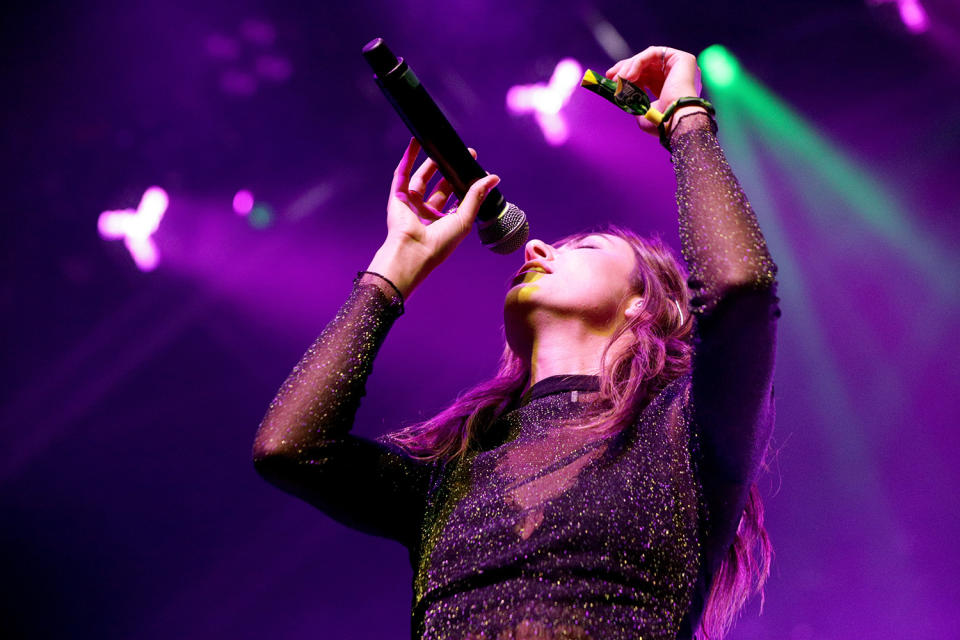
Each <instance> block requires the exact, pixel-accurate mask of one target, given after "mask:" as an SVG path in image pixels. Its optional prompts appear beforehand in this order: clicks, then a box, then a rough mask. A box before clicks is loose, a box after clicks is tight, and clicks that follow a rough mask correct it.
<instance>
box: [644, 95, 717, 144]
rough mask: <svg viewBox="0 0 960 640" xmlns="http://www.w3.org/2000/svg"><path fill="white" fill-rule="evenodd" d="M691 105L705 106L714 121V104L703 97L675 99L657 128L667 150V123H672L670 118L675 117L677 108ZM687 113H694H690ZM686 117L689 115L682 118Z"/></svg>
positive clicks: (668, 138) (715, 111) (668, 137)
mask: <svg viewBox="0 0 960 640" xmlns="http://www.w3.org/2000/svg"><path fill="white" fill-rule="evenodd" d="M689 106H697V107H703V108H704V109H706V110H707V115H708V116H709V117H710V121H711V122H713V116H714V115H715V114H716V113H717V110H716V109H714V108H713V105H712V104H711V103H710V102H708V101H707V100H704V99H703V98H695V97H688V98H678V99H676V100H674V101H673V102H672V103H671V104H670V106H669V107H667V108H666V110H665V111H664V112H663V118H662V119H661V120H660V122H658V123H657V129H658V130H659V131H660V144H662V145H663V146H664V148H665V149H666V150H667V151H670V136H669V134H668V133H667V124H669V123H670V119H671V118H673V114H674V113H676V112H677V109H679V108H680V107H689ZM687 115H693V114H692V113H688V114H687ZM685 117H687V116H683V117H682V118H680V119H681V120H683V118H685ZM713 126H714V127H715V126H716V124H715V123H714V124H713Z"/></svg>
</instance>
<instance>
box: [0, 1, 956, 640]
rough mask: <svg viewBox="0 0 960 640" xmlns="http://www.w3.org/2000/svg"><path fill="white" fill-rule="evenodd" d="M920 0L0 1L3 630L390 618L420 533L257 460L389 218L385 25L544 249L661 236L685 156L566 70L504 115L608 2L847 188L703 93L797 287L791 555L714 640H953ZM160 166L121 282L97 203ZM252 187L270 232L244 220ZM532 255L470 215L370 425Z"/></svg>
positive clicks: (946, 429) (596, 49)
mask: <svg viewBox="0 0 960 640" xmlns="http://www.w3.org/2000/svg"><path fill="white" fill-rule="evenodd" d="M923 6H924V7H926V10H927V12H928V14H929V16H930V28H929V29H928V30H927V31H926V32H924V33H920V34H912V33H910V32H909V31H908V30H907V29H906V28H905V27H904V25H903V24H902V23H901V21H900V19H899V17H898V13H897V10H896V7H895V5H893V4H889V3H888V4H881V5H871V4H866V3H864V2H863V1H857V0H840V1H837V0H831V1H829V2H828V1H825V0H819V1H812V2H811V1H805V2H776V3H769V2H766V3H761V2H729V3H723V2H720V3H709V4H708V3H701V2H689V1H679V2H673V3H669V4H663V3H614V2H592V3H590V2H578V1H571V0H557V1H553V2H527V3H510V2H501V1H494V2H486V3H483V2H463V1H452V2H451V1H449V0H448V1H445V2H437V1H428V2H416V3H413V2H395V3H390V4H387V3H381V2H372V1H370V0H354V1H353V2H349V3H336V4H333V5H323V4H320V3H312V2H311V3H308V2H288V1H284V2H271V3H265V2H264V3H259V2H230V3H226V2H164V3H161V2H143V3H119V2H98V1H91V2H86V3H71V4H67V3H56V4H54V3H50V4H31V5H29V7H27V6H20V7H17V8H13V9H9V8H8V10H7V14H6V15H5V16H4V18H3V21H2V27H0V29H2V33H0V35H2V40H0V42H2V45H0V46H2V47H3V62H2V69H3V71H2V85H0V86H2V87H3V93H4V95H3V100H2V101H0V102H2V106H0V109H2V113H3V125H4V126H3V127H2V132H0V135H2V140H3V147H2V148H3V154H2V155H3V157H2V163H3V166H2V170H3V176H4V185H3V197H2V198H0V202H2V203H3V206H4V208H3V216H2V220H3V225H4V233H3V237H4V240H5V242H4V250H3V252H2V256H3V257H2V260H3V262H2V268H3V274H4V277H3V279H2V288H0V301H2V304H3V311H4V313H3V322H4V331H3V337H4V343H3V345H2V347H3V356H4V367H3V374H4V378H5V380H4V384H3V385H2V386H0V420H2V422H0V549H2V550H3V552H2V553H3V555H2V557H0V566H2V567H3V571H2V576H3V578H2V581H0V584H2V587H0V589H2V591H0V603H2V604H0V631H3V632H5V636H6V637H30V638H34V637H91V638H113V637H117V638H121V637H122V638H130V637H136V638H170V637H181V638H192V637H205V638H221V637H222V638H227V637H229V638H257V637H275V638H305V637H321V638H324V637H350V638H385V637H405V636H406V634H407V633H408V616H409V604H410V598H411V588H410V579H411V572H410V568H409V565H408V562H407V556H406V552H405V550H404V549H403V548H402V547H401V546H399V545H397V544H396V543H394V542H390V541H387V540H382V539H378V538H373V537H370V536H366V535H364V534H360V533H357V532H354V531H351V530H349V529H346V528H344V527H343V526H341V525H339V524H337V523H335V522H333V521H331V520H329V519H327V518H326V517H325V516H324V515H323V514H322V513H320V512H318V511H315V510H313V509H312V508H311V507H309V506H307V505H305V504H301V503H299V502H297V501H295V500H294V499H293V498H290V497H288V496H286V495H285V494H282V493H280V492H278V491H277V490H276V489H274V488H272V487H271V486H269V485H267V484H266V483H265V482H263V481H262V480H261V479H260V478H259V477H258V476H257V475H256V474H255V472H254V470H253V467H252V464H251V461H250V447H251V444H252V440H253V434H254V432H255V430H256V427H257V424H258V423H259V421H260V419H261V418H262V416H263V413H264V412H265V410H266V407H267V404H268V403H269V401H270V399H271V398H272V397H273V395H274V393H275V392H276V390H277V388H278V387H279V385H280V383H281V382H282V381H283V379H284V377H285V376H286V374H287V373H288V372H289V370H290V369H291V367H292V366H293V365H294V364H295V363H296V361H297V360H298V358H299V357H300V355H301V354H302V352H303V351H304V350H305V349H306V347H307V346H308V345H309V344H310V342H311V341H312V340H313V338H314V337H315V336H316V335H317V334H318V333H319V332H320V330H321V329H322V328H323V326H324V324H325V323H326V322H327V321H328V320H329V319H330V318H331V317H332V315H333V314H334V312H335V311H336V309H337V307H338V306H339V305H340V304H341V303H342V301H343V300H344V299H345V297H346V295H347V292H348V291H349V289H350V282H351V279H352V277H353V276H354V274H355V272H356V271H357V270H359V269H363V268H365V267H366V266H367V264H368V263H369V260H370V258H371V257H372V256H373V253H374V251H375V250H376V248H377V247H378V246H379V243H380V242H381V241H382V240H383V237H384V235H385V232H386V226H385V211H384V207H385V203H386V198H387V189H388V186H389V182H390V175H391V172H392V170H393V168H394V166H395V165H396V163H397V161H398V159H399V157H400V154H401V152H402V150H403V148H404V147H405V145H406V142H407V140H408V138H409V136H408V134H407V132H406V130H405V128H404V127H403V125H402V123H401V122H400V120H399V118H397V117H396V115H395V114H394V113H393V112H392V111H391V109H390V107H389V105H388V104H387V102H386V100H384V98H383V96H382V95H381V94H380V93H379V90H378V89H377V87H376V85H375V84H374V82H373V80H372V77H371V74H370V72H369V68H368V67H366V64H365V63H364V61H363V59H362V58H361V56H360V49H361V47H362V46H363V45H364V44H365V43H366V42H367V41H369V40H370V39H371V38H373V37H376V36H382V37H384V38H385V39H386V40H387V42H388V43H389V44H390V45H391V47H392V48H393V49H394V50H395V51H396V52H397V53H399V54H400V55H402V56H404V57H406V58H407V59H408V61H409V62H410V63H411V65H412V66H413V68H414V69H415V70H416V72H417V75H418V76H419V77H420V79H421V80H422V81H423V82H424V84H425V86H426V87H427V88H428V90H429V91H430V92H431V94H432V95H433V96H434V97H435V98H436V100H437V102H438V103H439V104H440V105H441V107H442V108H443V109H444V110H445V112H446V113H447V114H448V116H449V118H450V120H451V121H452V123H453V124H454V126H455V127H456V128H457V130H458V131H459V133H460V135H461V136H462V137H463V139H464V140H465V141H466V142H467V143H468V144H470V145H471V146H475V147H477V148H478V149H479V153H480V158H479V159H480V162H481V163H482V164H483V166H484V167H485V168H487V169H488V170H489V171H491V172H496V173H498V174H499V175H500V176H501V178H502V183H501V185H500V187H501V190H502V191H503V192H504V194H505V195H506V196H507V197H508V198H509V199H510V200H512V201H514V202H517V203H518V204H520V206H521V207H523V208H524V209H525V210H526V211H527V213H528V215H529V217H530V223H531V227H532V235H533V236H534V237H539V238H542V239H544V240H547V241H551V240H553V239H555V238H557V237H559V236H560V235H562V234H565V233H568V232H571V231H575V230H579V229H581V228H584V227H587V226H590V225H592V224H595V223H599V222H605V221H612V222H617V223H620V224H624V225H627V226H631V227H633V228H636V229H637V230H639V231H641V232H651V233H652V232H658V233H660V234H662V235H663V237H664V238H665V239H666V240H668V241H669V242H670V243H671V244H673V245H674V246H678V244H679V242H678V238H677V232H676V207H675V204H674V201H673V189H674V180H673V172H672V167H671V166H670V163H669V158H668V156H667V154H666V152H665V151H664V150H663V149H662V148H661V147H660V146H659V144H658V143H657V141H656V139H655V138H653V137H652V136H647V135H645V134H643V133H642V132H640V131H639V130H638V129H637V127H636V125H635V124H634V123H633V122H632V120H631V119H630V118H629V117H627V116H625V115H623V114H621V113H619V112H617V110H615V109H613V108H612V107H610V106H609V105H606V104H605V103H604V102H603V101H602V100H600V99H599V98H597V97H596V96H594V95H592V94H590V93H589V92H586V91H580V90H578V91H577V92H575V93H574V95H573V97H572V99H571V101H570V103H569V104H568V105H567V107H566V108H565V111H564V114H565V116H566V117H567V118H568V122H569V123H570V126H571V130H572V133H571V137H570V140H569V141H568V142H567V143H566V144H565V145H562V146H551V145H548V144H546V143H545V142H544V139H543V136H542V135H541V134H540V132H539V129H538V128H537V126H536V125H535V124H534V122H533V121H532V120H531V118H530V117H529V116H514V115H511V114H509V113H507V111H506V108H505V95H506V91H507V89H508V88H509V87H510V86H511V85H513V84H521V83H522V84H528V83H534V82H540V81H545V80H546V79H547V78H548V77H549V75H550V73H551V72H552V70H553V67H554V65H555V64H556V63H557V62H558V61H559V60H560V59H562V58H564V57H573V58H576V59H577V60H578V61H580V63H581V64H582V65H583V66H584V67H591V68H595V69H598V70H600V71H603V70H605V69H606V68H607V67H609V66H610V65H611V64H612V62H614V59H612V58H611V57H610V55H608V54H607V53H606V52H605V51H604V49H603V48H602V47H601V46H600V44H599V43H598V40H597V39H596V38H595V37H594V31H593V27H594V26H596V24H598V23H599V22H601V21H606V22H608V23H609V24H611V25H613V26H614V27H615V28H616V30H617V31H618V32H619V33H620V35H621V36H622V37H623V38H624V39H625V41H626V42H627V43H628V46H629V48H630V50H631V51H639V50H641V49H643V48H644V47H646V46H647V45H650V44H656V45H662V44H666V45H669V46H672V47H676V48H680V49H684V50H687V51H690V52H693V53H699V52H700V51H702V50H703V49H704V48H706V47H707V46H709V45H711V44H715V43H720V44H723V45H725V46H726V47H727V48H728V49H730V51H731V52H733V54H734V55H736V56H737V58H738V59H739V60H740V63H741V65H742V67H743V69H744V70H746V71H748V72H749V73H750V74H751V75H752V77H754V78H755V79H756V80H757V81H758V82H759V83H760V84H761V85H763V86H765V87H766V88H767V89H768V90H769V91H770V92H772V93H773V94H774V95H776V96H777V97H779V98H780V99H781V100H783V101H784V103H785V104H787V105H789V107H790V108H791V109H792V110H793V112H794V113H795V114H796V115H797V116H798V117H799V118H800V119H801V120H802V122H803V123H804V126H805V127H809V131H812V132H816V134H817V135H818V136H820V139H821V140H823V141H825V142H826V144H827V145H828V147H829V150H830V154H831V157H832V158H834V159H836V158H841V159H842V162H843V163H844V164H843V165H842V166H844V167H853V168H855V169H856V171H855V172H854V173H853V174H851V175H847V174H842V175H841V176H839V178H838V176H837V175H836V174H835V172H834V174H835V175H834V176H833V177H834V178H838V179H836V180H833V181H831V180H829V179H828V178H829V175H827V177H825V174H829V173H830V172H831V171H832V169H831V167H834V166H835V165H833V164H829V163H826V162H821V161H819V160H817V159H816V158H811V157H809V156H804V155H802V154H797V153H796V152H795V150H794V149H793V148H792V147H791V146H790V145H785V144H783V143H782V142H781V141H777V140H776V139H773V138H771V137H770V136H769V135H765V134H764V130H763V128H762V127H761V126H759V123H760V121H761V120H762V117H761V116H758V115H757V114H755V113H752V112H750V111H749V110H745V109H739V110H735V109H734V108H733V106H731V107H730V108H728V109H727V110H726V112H724V110H723V108H722V107H723V102H722V101H720V100H718V106H720V107H721V112H720V114H719V123H720V129H721V142H723V143H724V146H725V147H726V148H727V150H728V155H729V157H730V160H731V163H732V164H733V167H734V169H735V171H737V174H738V176H739V177H740V178H741V181H742V182H743V184H744V186H745V188H746V190H747V193H748V195H750V196H751V198H752V200H753V203H754V205H755V208H756V209H757V212H758V216H759V218H760V221H761V225H762V226H763V228H764V232H765V233H766V235H767V237H768V240H769V242H770V245H771V249H772V251H773V252H774V257H775V259H776V260H777V262H778V264H779V266H780V282H781V298H782V304H781V307H782V309H783V318H782V322H781V333H780V349H779V353H778V364H777V381H776V388H777V398H778V424H777V429H776V434H775V444H776V446H777V447H778V449H779V451H780V454H779V456H778V458H777V459H776V463H775V464H774V468H773V472H772V473H771V474H770V476H769V477H767V478H765V479H764V482H763V490H764V494H765V496H766V505H767V514H768V521H767V522H768V528H769V530H770V534H771V536H772V539H773V542H774V545H775V548H776V552H777V556H776V560H775V564H774V568H773V573H772V576H771V579H770V582H769V585H768V588H767V592H766V597H767V600H766V604H765V607H764V611H763V614H762V616H758V609H759V606H758V605H759V602H758V601H757V600H754V601H752V602H751V604H749V605H748V606H747V608H746V609H745V613H744V616H743V618H742V620H741V622H740V623H739V624H738V626H737V627H736V628H735V629H734V631H733V632H732V634H731V636H730V637H731V638H734V639H751V638H757V639H760V638H783V639H789V640H813V639H833V638H836V639H846V638H850V637H858V638H860V637H866V638H920V637H938V638H947V637H955V634H956V629H957V626H958V623H960V615H958V612H957V607H956V602H958V601H960V593H958V589H957V586H956V575H957V573H958V569H960V566H958V564H960V563H958V561H957V558H956V555H955V554H954V553H953V552H952V551H951V549H952V547H953V546H954V543H955V540H956V538H957V536H958V535H960V520H958V518H957V513H958V506H960V505H958V499H957V486H958V482H957V481H958V475H960V474H958V471H957V465H956V463H955V458H956V451H957V445H958V444H960V437H958V436H957V430H956V422H957V405H956V400H955V399H954V398H955V394H956V393H957V392H958V388H957V382H956V380H957V367H956V364H955V363H956V354H957V346H958V345H957V342H958V341H957V338H956V334H955V331H954V329H955V327H956V325H957V310H958V299H957V281H958V279H957V273H958V268H957V267H958V265H957V262H956V258H955V256H956V248H957V244H958V242H957V241H958V225H957V223H956V219H957V213H958V211H960V195H958V188H957V181H958V176H960V174H958V169H957V168H958V166H960V164H958V162H960V62H958V61H960V29H958V24H960V9H958V7H957V6H956V5H955V4H954V3H953V2H951V1H949V0H924V2H923ZM258 64H259V65H260V67H258V66H257V65H258ZM258 68H259V71H258ZM768 115H769V114H768ZM725 118H726V120H725ZM725 125H726V126H725ZM734 125H736V126H734ZM738 128H742V130H743V131H744V132H745V135H746V137H747V140H748V143H749V144H748V145H746V146H745V145H744V144H740V143H737V144H735V143H734V141H733V140H732V139H730V138H729V136H731V135H732V133H731V132H735V131H737V130H739V129H738ZM798 131H799V130H798ZM798 138H799V134H798ZM741 142H742V141H741ZM750 150H752V151H750ZM851 176H852V177H851ZM152 185H159V186H162V187H163V188H164V189H166V191H167V192H168V193H169V194H170V206H169V208H168V209H167V212H166V215H165V217H164V219H163V222H162V224H161V226H160V229H159V231H158V232H157V233H156V235H155V239H156V241H157V244H158V246H159V249H160V252H161V262H160V265H159V267H158V268H157V269H156V270H154V271H150V272H142V271H139V270H138V269H137V268H136V267H135V265H134V263H133V261H132V260H131V257H130V254H129V252H128V251H127V250H126V249H125V248H124V246H123V244H122V242H120V241H117V240H104V239H103V238H101V237H100V236H99V235H98V233H97V219H98V216H99V214H100V212H101V211H104V210H114V209H127V208H135V207H136V205H137V203H138V201H139V199H140V197H141V195H142V194H143V192H144V190H145V189H146V188H147V187H150V186H152ZM241 188H245V189H250V190H251V191H252V192H253V193H254V194H255V196H256V198H257V201H258V203H259V204H260V206H261V207H264V208H263V209H261V210H260V215H261V216H264V215H267V214H264V212H265V211H269V212H270V214H269V220H266V219H264V218H263V217H261V218H254V217H250V218H244V217H240V216H238V215H236V214H235V213H234V212H233V211H232V209H231V200H232V198H233V194H234V193H235V192H236V191H237V190H238V189H241ZM256 220H261V221H262V224H256V223H255V221H256ZM520 262H522V258H521V257H520V256H519V255H512V256H509V257H502V256H495V255H493V254H491V253H490V252H489V251H487V250H485V249H483V248H482V247H481V246H480V244H479V242H478V241H477V240H476V237H475V236H474V235H472V236H471V237H470V238H468V239H467V240H466V241H465V242H464V243H463V245H462V246H461V248H460V249H458V250H457V252H456V253H455V254H454V255H453V256H452V257H451V259H450V260H449V261H448V262H447V263H446V264H444V265H443V266H442V267H441V268H440V269H438V270H437V271H436V272H435V273H434V274H433V275H431V277H430V279H428V280H427V281H426V283H425V284H424V285H423V286H422V287H421V288H420V289H418V290H417V292H416V294H415V296H414V297H413V298H412V299H411V300H410V301H409V302H408V304H407V312H406V315H405V316H404V317H403V318H401V319H400V320H399V321H398V323H397V324H396V325H395V327H394V328H393V330H392V331H391V334H390V336H389V337H388V339H387V342H386V344H385V346H384V348H383V350H382V352H381V355H380V357H379V358H378V360H377V363H376V367H375V371H374V374H373V376H372V377H371V378H370V380H369V383H368V387H367V397H366V399H365V401H364V404H363V406H362V407H361V410H360V413H359V415H358V419H357V424H356V429H355V430H356V432H357V433H359V434H362V435H367V436H375V435H378V434H380V433H383V432H385V431H387V430H391V429H394V428H397V427H399V426H401V425H402V424H407V423H410V422H412V421H414V420H418V419H422V418H425V417H428V416H429V415H431V414H432V413H433V412H436V411H437V410H439V409H440V408H442V407H443V406H444V405H445V404H446V403H448V402H449V401H450V400H452V399H453V397H454V396H455V395H456V393H457V392H458V391H459V390H461V389H463V388H465V387H467V386H469V385H471V384H473V383H475V382H477V381H479V380H480V379H482V378H483V377H485V376H488V375H490V374H492V373H493V371H494V366H495V363H496V360H497V357H498V356H499V354H500V351H501V345H502V337H501V333H500V325H501V322H502V317H501V308H502V306H501V305H502V299H503V294H504V293H505V286H506V283H507V281H508V278H509V276H510V275H511V274H512V273H513V272H514V271H515V270H516V268H517V267H518V266H519V264H520Z"/></svg>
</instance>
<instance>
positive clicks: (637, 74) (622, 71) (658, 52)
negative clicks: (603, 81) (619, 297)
mask: <svg viewBox="0 0 960 640" xmlns="http://www.w3.org/2000/svg"><path fill="white" fill-rule="evenodd" d="M670 51H671V49H670V48H668V47H658V46H653V47H647V48H646V49H644V50H643V51H641V52H640V53H638V54H636V55H635V56H632V57H630V58H627V59H625V60H621V61H620V62H618V63H617V64H615V65H613V66H612V67H610V69H608V70H607V73H606V76H607V77H608V78H610V79H613V78H615V77H616V76H620V77H622V78H625V79H627V80H629V81H630V82H632V83H634V84H637V85H640V86H643V87H647V88H648V89H650V90H651V91H653V92H654V93H656V94H657V95H659V94H660V92H661V91H662V89H663V81H664V79H665V77H666V75H667V74H666V71H667V70H668V68H667V67H665V62H666V58H665V57H664V52H667V54H668V55H669V52H670Z"/></svg>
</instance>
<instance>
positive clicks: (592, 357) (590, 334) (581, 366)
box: [511, 320, 613, 388]
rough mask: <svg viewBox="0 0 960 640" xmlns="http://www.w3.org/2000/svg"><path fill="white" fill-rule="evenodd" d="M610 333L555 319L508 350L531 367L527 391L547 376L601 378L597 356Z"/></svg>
mask: <svg viewBox="0 0 960 640" xmlns="http://www.w3.org/2000/svg"><path fill="white" fill-rule="evenodd" d="M612 334H613V329H612V328H611V329H598V328H597V327H590V326H587V325H584V324H583V323H581V322H577V321H562V320H555V321H551V322H546V323H541V324H539V325H538V326H537V327H536V330H535V331H530V332H529V333H528V334H527V337H526V339H524V340H516V339H515V340H514V341H512V344H511V348H513V349H514V352H515V353H517V355H519V356H520V357H521V358H523V359H524V360H525V361H526V363H527V364H528V365H529V367H530V382H529V384H528V386H527V388H530V387H532V386H533V385H535V384H536V383H538V382H540V381H541V380H543V379H544V378H549V377H550V376H556V375H600V356H601V355H602V354H603V349H604V348H605V347H606V346H607V343H608V342H609V341H610V336H611V335H612ZM514 337H515V338H516V336H514ZM518 347H519V349H518ZM611 355H612V354H611Z"/></svg>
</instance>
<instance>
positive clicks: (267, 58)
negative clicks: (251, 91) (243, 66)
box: [256, 54, 293, 82]
mask: <svg viewBox="0 0 960 640" xmlns="http://www.w3.org/2000/svg"><path fill="white" fill-rule="evenodd" d="M256 70H257V73H258V74H259V75H261V76H263V77H264V78H266V79H268V80H273V81H274V82H283V81H284V80H288V79H290V76H291V75H293V65H292V64H290V61H289V60H288V59H287V58H285V57H283V56H278V55H275V54H264V55H262V56H259V57H258V58H257V61H256Z"/></svg>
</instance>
